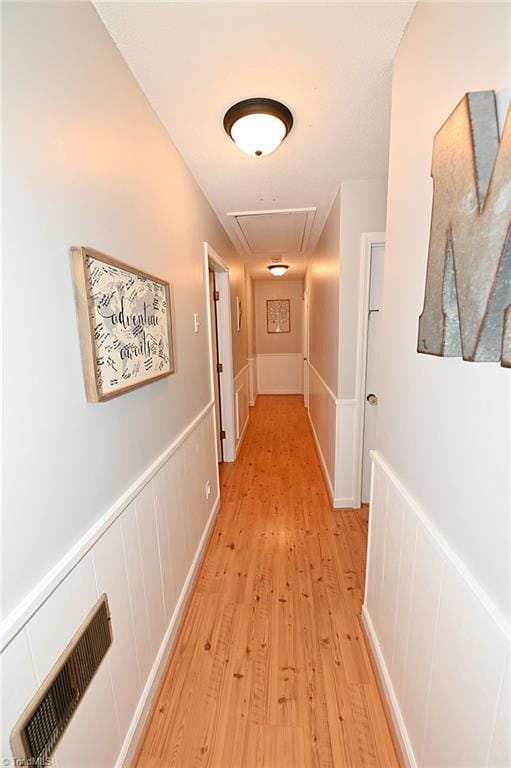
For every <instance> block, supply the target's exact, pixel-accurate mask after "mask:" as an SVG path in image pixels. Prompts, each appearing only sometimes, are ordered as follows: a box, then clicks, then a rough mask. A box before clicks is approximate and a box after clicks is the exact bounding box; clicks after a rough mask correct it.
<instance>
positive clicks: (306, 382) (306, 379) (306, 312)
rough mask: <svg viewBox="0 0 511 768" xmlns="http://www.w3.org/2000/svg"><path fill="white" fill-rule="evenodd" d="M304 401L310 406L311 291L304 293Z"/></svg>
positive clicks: (306, 405)
mask: <svg viewBox="0 0 511 768" xmlns="http://www.w3.org/2000/svg"><path fill="white" fill-rule="evenodd" d="M302 335H303V402H304V405H305V407H306V408H308V407H309V292H308V290H305V291H304V294H303V325H302Z"/></svg>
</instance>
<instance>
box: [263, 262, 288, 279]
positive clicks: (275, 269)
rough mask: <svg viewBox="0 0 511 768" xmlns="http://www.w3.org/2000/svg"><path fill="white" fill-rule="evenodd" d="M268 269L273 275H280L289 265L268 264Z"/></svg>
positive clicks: (284, 272)
mask: <svg viewBox="0 0 511 768" xmlns="http://www.w3.org/2000/svg"><path fill="white" fill-rule="evenodd" d="M268 269H269V270H270V272H271V273H272V275H275V277H282V275H285V274H286V272H287V270H288V269H289V267H288V265H287V264H270V266H269V267H268Z"/></svg>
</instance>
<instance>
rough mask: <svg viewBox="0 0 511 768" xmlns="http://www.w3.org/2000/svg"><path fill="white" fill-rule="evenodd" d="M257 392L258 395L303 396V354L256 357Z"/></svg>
mask: <svg viewBox="0 0 511 768" xmlns="http://www.w3.org/2000/svg"><path fill="white" fill-rule="evenodd" d="M256 359H257V391H258V394H260V395H301V394H303V354H302V353H301V352H298V353H289V354H267V355H257V358H256Z"/></svg>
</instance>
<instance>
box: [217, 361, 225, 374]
mask: <svg viewBox="0 0 511 768" xmlns="http://www.w3.org/2000/svg"><path fill="white" fill-rule="evenodd" d="M223 371H224V366H223V365H222V363H217V364H216V372H217V373H223Z"/></svg>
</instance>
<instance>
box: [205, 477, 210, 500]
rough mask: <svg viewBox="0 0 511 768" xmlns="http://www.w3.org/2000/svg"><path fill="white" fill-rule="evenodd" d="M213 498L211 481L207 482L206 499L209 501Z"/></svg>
mask: <svg viewBox="0 0 511 768" xmlns="http://www.w3.org/2000/svg"><path fill="white" fill-rule="evenodd" d="M210 496H211V483H210V482H209V480H206V498H207V499H209V497H210Z"/></svg>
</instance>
